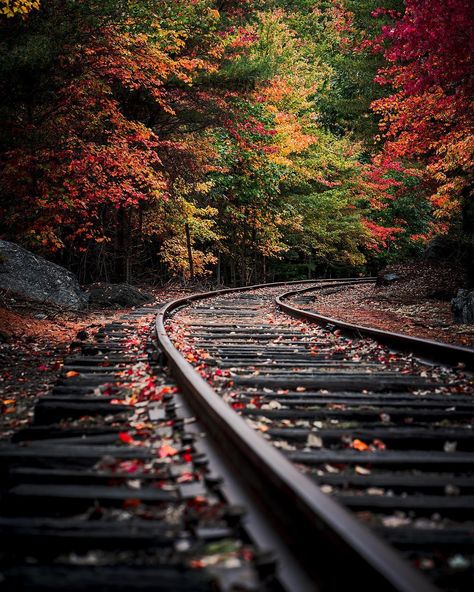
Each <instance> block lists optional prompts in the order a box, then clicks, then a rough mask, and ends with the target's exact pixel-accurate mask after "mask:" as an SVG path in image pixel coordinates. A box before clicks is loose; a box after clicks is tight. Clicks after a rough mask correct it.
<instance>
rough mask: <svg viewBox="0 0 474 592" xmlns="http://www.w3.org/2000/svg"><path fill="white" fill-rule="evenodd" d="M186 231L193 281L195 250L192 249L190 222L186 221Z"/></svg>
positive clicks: (190, 273) (190, 275)
mask: <svg viewBox="0 0 474 592" xmlns="http://www.w3.org/2000/svg"><path fill="white" fill-rule="evenodd" d="M184 229H185V231H186V246H187V248H188V263H189V278H190V280H191V281H193V280H194V263H193V252H192V249H191V233H190V232H189V224H188V223H187V222H186V224H185V225H184Z"/></svg>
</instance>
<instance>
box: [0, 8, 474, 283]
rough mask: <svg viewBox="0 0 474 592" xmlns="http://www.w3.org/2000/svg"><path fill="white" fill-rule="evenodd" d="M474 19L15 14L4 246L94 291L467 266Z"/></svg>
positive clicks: (6, 101) (1, 89)
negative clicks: (439, 263) (58, 268)
mask: <svg viewBox="0 0 474 592" xmlns="http://www.w3.org/2000/svg"><path fill="white" fill-rule="evenodd" d="M473 20H474V19H473V14H472V4H471V2H470V1H469V0H405V1H402V0H288V1H280V0H256V1H250V0H221V1H217V0H216V1H213V0H128V1H125V0H80V1H77V0H0V120H1V134H0V169H1V173H0V238H2V239H5V240H11V241H14V242H18V243H20V244H21V245H23V246H25V247H26V248H28V249H30V250H32V251H33V252H35V253H37V254H40V255H43V256H45V257H47V258H48V259H50V260H53V261H55V262H57V263H59V264H61V265H64V266H66V267H67V268H68V269H70V270H72V271H73V272H74V273H76V274H77V275H78V277H79V279H80V281H81V282H83V283H87V282H94V281H107V282H111V281H112V282H128V283H134V282H140V281H152V280H155V279H156V278H161V279H164V280H166V279H169V278H175V277H177V278H183V279H185V280H189V279H195V278H196V279H199V278H204V279H205V278H206V277H207V278H209V279H212V280H213V281H216V282H217V283H219V284H229V285H237V284H244V285H245V284H250V283H256V282H259V281H270V280H279V279H285V280H286V279H299V278H305V277H316V276H331V275H332V276H337V275H344V274H345V275H348V274H351V273H355V274H362V273H373V272H374V271H377V270H378V269H380V268H381V267H383V266H384V265H386V264H388V263H393V262H397V261H403V260H405V259H407V258H410V257H416V256H417V255H419V254H420V253H422V252H423V249H425V247H426V245H427V244H428V243H429V242H430V241H431V240H432V239H433V238H435V237H440V236H441V237H443V240H445V241H448V243H449V245H450V248H451V249H452V250H453V253H455V254H456V256H457V258H458V259H459V260H460V261H462V262H463V263H464V265H465V266H466V267H469V264H470V262H472V260H473V259H474V247H473V240H474V239H473V230H474V205H473V201H472V179H473V174H472V154H473V148H474V139H473V135H472V126H473V115H472V113H473V111H472V90H473V77H472V74H473V58H472V56H473V49H474V35H473ZM471 273H472V271H471ZM471 283H472V278H471Z"/></svg>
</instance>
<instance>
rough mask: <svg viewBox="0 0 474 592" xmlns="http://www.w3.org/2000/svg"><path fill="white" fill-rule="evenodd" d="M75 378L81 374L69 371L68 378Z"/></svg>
mask: <svg viewBox="0 0 474 592" xmlns="http://www.w3.org/2000/svg"><path fill="white" fill-rule="evenodd" d="M74 376H79V372H76V371H75V370H69V372H66V378H73V377H74Z"/></svg>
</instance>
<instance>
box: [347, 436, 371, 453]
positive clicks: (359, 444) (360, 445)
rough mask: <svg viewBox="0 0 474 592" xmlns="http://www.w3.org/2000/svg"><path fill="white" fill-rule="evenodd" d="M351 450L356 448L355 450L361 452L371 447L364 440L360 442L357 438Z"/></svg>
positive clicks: (353, 441) (352, 443)
mask: <svg viewBox="0 0 474 592" xmlns="http://www.w3.org/2000/svg"><path fill="white" fill-rule="evenodd" d="M351 448H354V450H360V451H363V450H368V449H369V447H368V446H367V444H366V443H365V442H362V440H358V439H357V438H356V439H355V440H352V442H351Z"/></svg>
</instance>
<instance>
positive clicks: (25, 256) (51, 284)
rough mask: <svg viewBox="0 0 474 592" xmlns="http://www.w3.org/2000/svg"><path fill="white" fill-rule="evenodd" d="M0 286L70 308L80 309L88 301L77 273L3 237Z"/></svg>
mask: <svg viewBox="0 0 474 592" xmlns="http://www.w3.org/2000/svg"><path fill="white" fill-rule="evenodd" d="M0 288H1V289H3V290H7V291H8V292H11V293H12V294H17V295H19V296H22V297H24V298H28V299H30V300H37V301H39V302H44V303H46V304H54V305H56V306H60V307H61V308H65V309H68V310H79V309H81V308H83V307H84V306H85V305H86V304H87V296H86V294H85V293H84V292H83V291H82V290H81V288H80V286H79V282H78V281H77V278H76V276H75V275H74V274H72V273H71V272H70V271H68V270H67V269H64V267H61V266H60V265H56V264H55V263H51V261H47V260H46V259H44V258H43V257H40V256H38V255H34V254H33V253H31V252H30V251H27V250H26V249H24V248H23V247H20V246H19V245H16V244H14V243H10V242H8V241H3V240H0Z"/></svg>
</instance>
